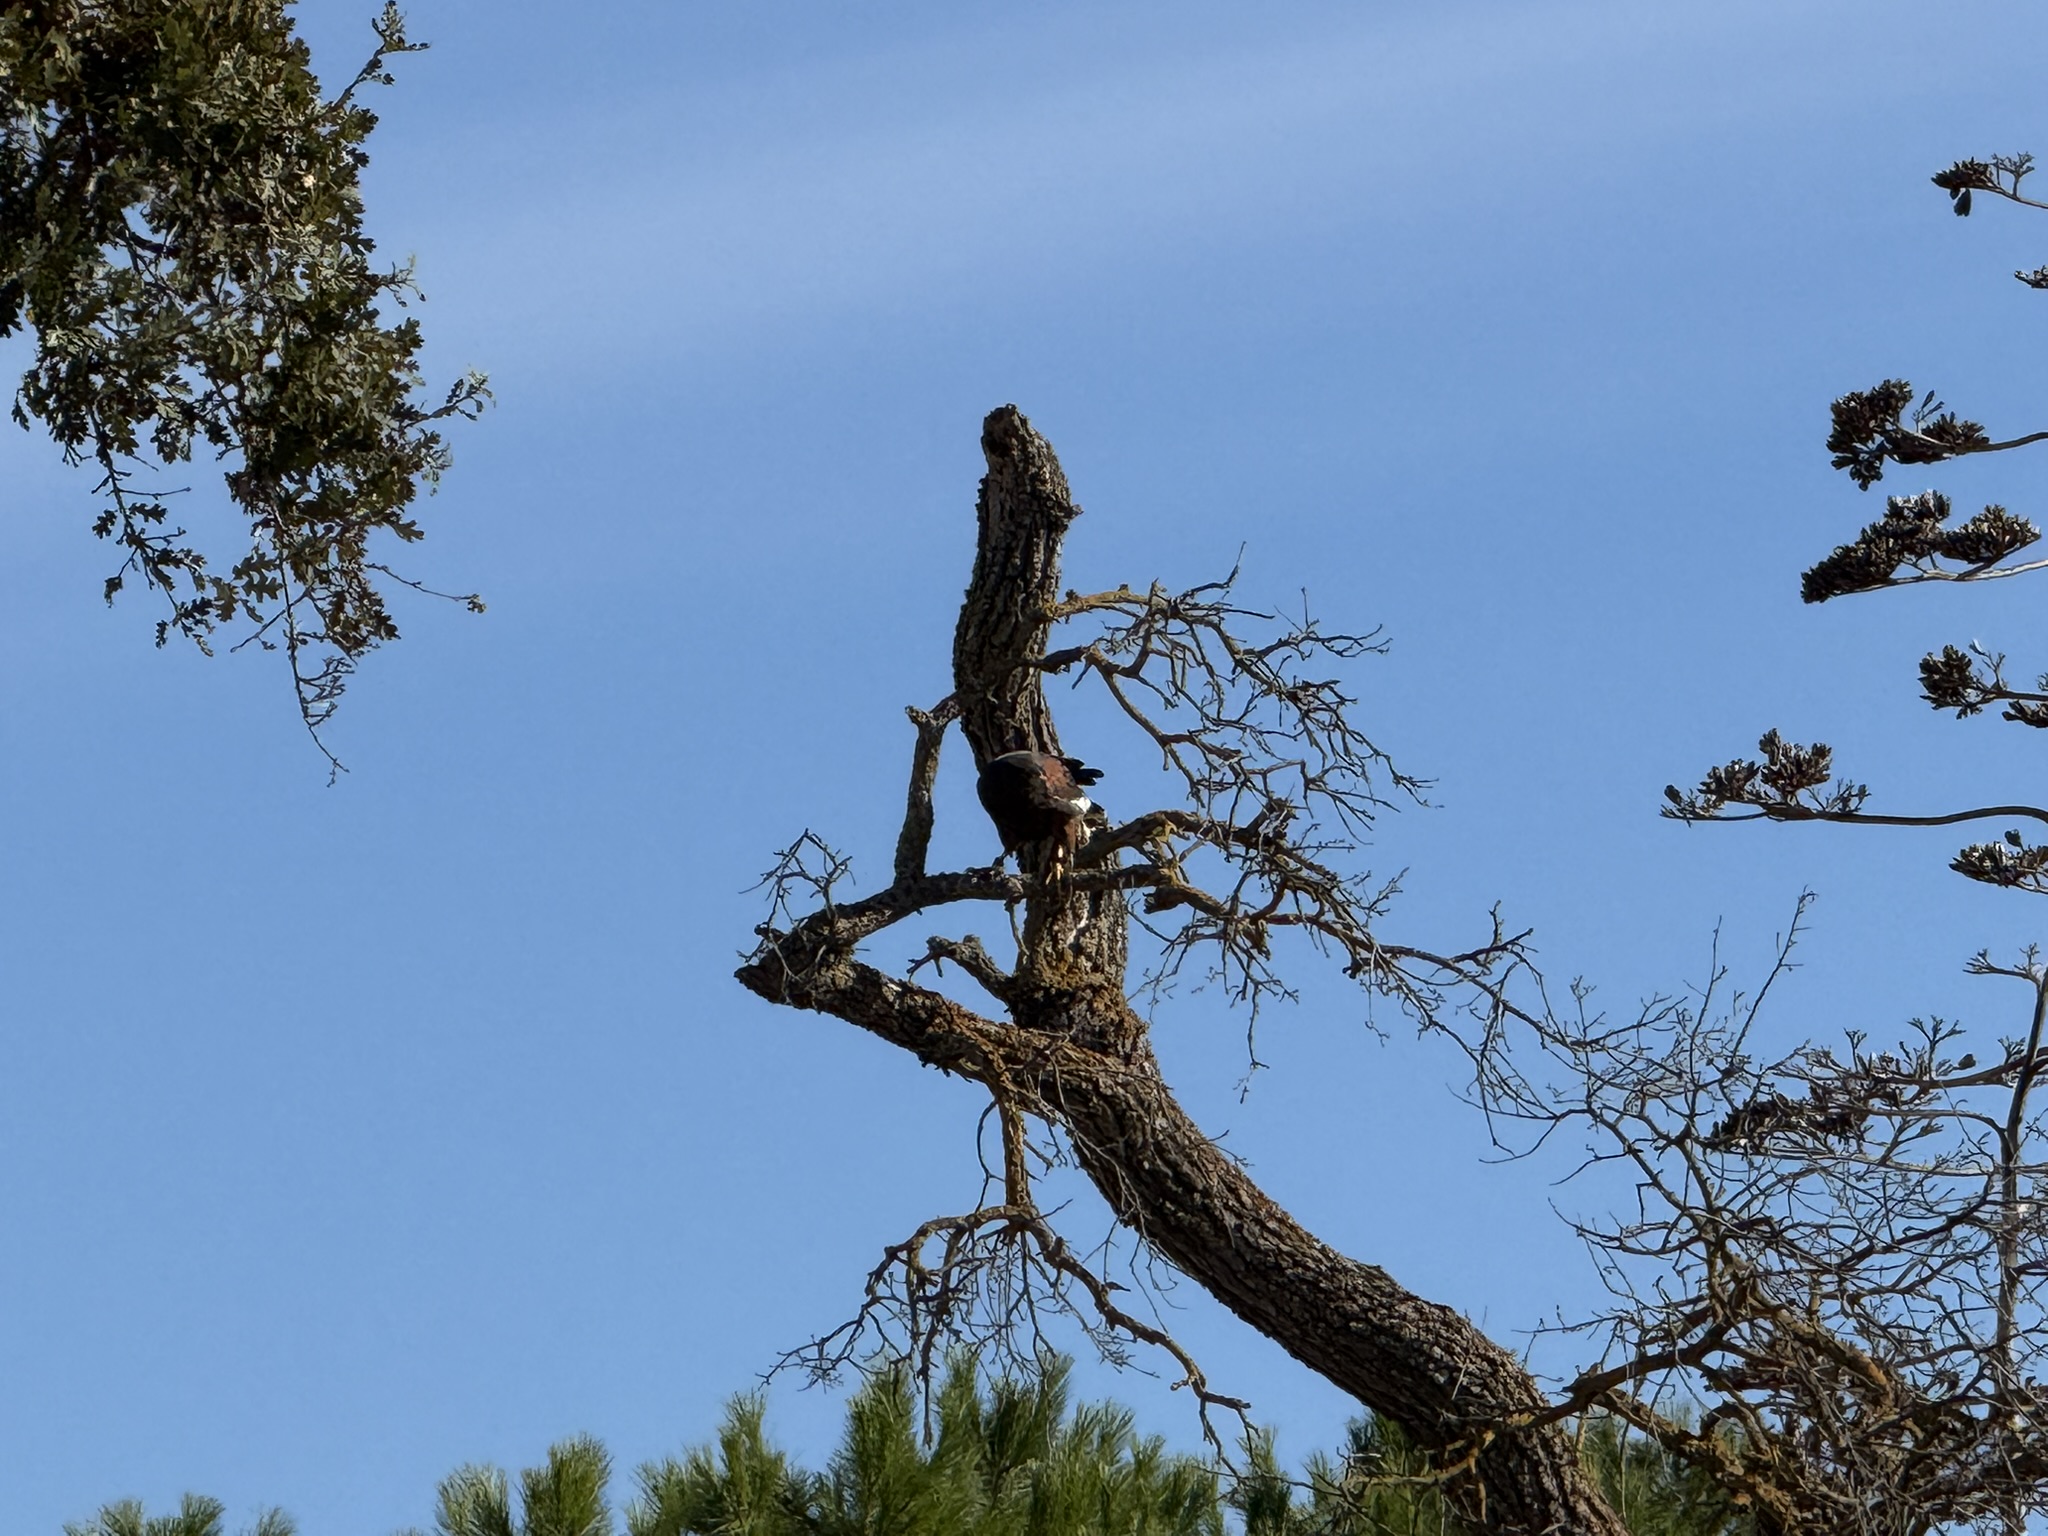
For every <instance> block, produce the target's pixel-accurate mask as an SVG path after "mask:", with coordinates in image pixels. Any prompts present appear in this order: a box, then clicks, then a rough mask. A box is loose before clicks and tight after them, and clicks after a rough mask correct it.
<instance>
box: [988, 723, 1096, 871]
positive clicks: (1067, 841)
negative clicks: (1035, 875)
mask: <svg viewBox="0 0 2048 1536" xmlns="http://www.w3.org/2000/svg"><path fill="white" fill-rule="evenodd" d="M1101 777H1102V771H1101V770H1100V769H1098V768H1090V767H1088V766H1087V765H1086V764H1085V763H1083V762H1082V761H1081V760H1080V759H1079V758H1078V757H1053V756H1051V755H1050V754H1048V753H1045V752H1005V753H1004V754H1003V755H1002V756H1001V757H997V758H991V759H990V760H989V763H988V765H987V766H986V767H985V768H983V769H982V770H981V778H980V780H979V781H978V782H977V783H976V784H975V786H974V788H975V793H977V794H978V795H980V796H981V806H982V809H983V810H985V811H987V812H988V817H989V820H990V821H993V822H994V823H995V824H996V833H997V835H998V836H1000V837H1001V838H1002V840H1003V853H1002V855H1001V856H998V858H997V859H996V862H997V863H998V864H1001V863H1002V860H1003V857H1005V856H1007V855H1009V854H1012V853H1015V854H1017V862H1018V864H1019V865H1020V866H1021V865H1022V864H1023V863H1024V859H1025V855H1024V853H1023V852H1022V851H1021V850H1024V849H1027V848H1031V847H1033V846H1034V845H1036V846H1042V847H1043V849H1044V852H1043V854H1042V855H1041V856H1040V873H1042V874H1044V875H1045V876H1047V877H1050V876H1052V875H1053V874H1055V873H1057V872H1058V871H1059V870H1060V869H1061V868H1062V867H1069V868H1070V867H1072V865H1073V862H1074V853H1075V850H1076V849H1078V848H1079V847H1080V846H1081V842H1082V839H1083V838H1084V837H1085V836H1086V831H1085V823H1086V818H1087V815H1088V812H1089V810H1090V808H1091V807H1092V804H1093V802H1091V801H1090V800H1089V798H1088V796H1087V795H1086V794H1085V793H1083V790H1084V787H1085V786H1087V785H1090V784H1093V783H1094V782H1095V781H1096V780H1097V779H1099V778H1101Z"/></svg>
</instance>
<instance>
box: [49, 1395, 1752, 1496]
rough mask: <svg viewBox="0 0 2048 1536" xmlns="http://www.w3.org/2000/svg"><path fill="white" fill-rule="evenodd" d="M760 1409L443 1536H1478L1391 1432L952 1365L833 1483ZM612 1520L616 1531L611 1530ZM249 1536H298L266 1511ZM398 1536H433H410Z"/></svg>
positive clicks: (448, 1481) (862, 1424) (1657, 1467)
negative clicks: (1212, 1447) (1322, 1440)
mask: <svg viewBox="0 0 2048 1536" xmlns="http://www.w3.org/2000/svg"><path fill="white" fill-rule="evenodd" d="M765 1418H766V1416H765V1404H764V1401H763V1399H762V1398H761V1396H760V1395H759V1394H752V1395H748V1396H743V1397H737V1398H735V1399H733V1400H732V1402H731V1403H729V1404H728V1405H727V1407H726V1411H725V1417H724V1420H723V1422H722V1423H721V1424H720V1425H719V1428H718V1432H717V1434H716V1435H715V1436H714V1438H713V1439H712V1440H711V1441H710V1442H709V1443H707V1444H704V1445H699V1446H695V1447H692V1448H691V1449H689V1450H687V1451H685V1452H684V1453H683V1454H682V1455H680V1456H673V1457H667V1458H664V1459H662V1460H660V1461H655V1462H649V1463H647V1464H646V1465H644V1466H642V1467H641V1468H640V1469H639V1471H638V1474H637V1476H636V1479H635V1481H636V1483H637V1490H636V1492H635V1494H634V1496H633V1497H632V1498H631V1499H630V1500H629V1501H628V1502H627V1503H626V1505H625V1507H624V1508H623V1509H621V1510H617V1511H614V1509H613V1508H612V1505H611V1503H610V1499H609V1493H610V1488H609V1485H610V1481H611V1470H612V1468H611V1458H610V1457H609V1456H608V1455H607V1454H606V1452H605V1449H604V1447H603V1446H602V1445H600V1444H599V1443H598V1442H597V1441H596V1440H594V1439H592V1438H590V1437H589V1436H587V1435H579V1436H575V1437H572V1438H570V1439H567V1440H563V1441H561V1442H559V1443H558V1444H556V1445H555V1446H553V1447H552V1448H551V1449H550V1450H549V1451H548V1454H547V1459H546V1461H545V1462H544V1463H543V1464H542V1465H540V1466H537V1467H529V1468H527V1469H526V1470H525V1471H523V1472H521V1473H520V1474H519V1475H518V1476H517V1477H516V1478H514V1477H512V1476H511V1475H509V1474H507V1473H506V1472H505V1471H503V1470H502V1469H500V1468H498V1467H493V1466H486V1465H471V1466H465V1467H460V1468H458V1469H457V1470H456V1471H455V1472H453V1473H452V1474H450V1475H449V1476H448V1477H447V1478H445V1479H443V1480H442V1483H441V1487H440V1493H439V1500H438V1507H437V1509H436V1512H435V1520H434V1529H435V1531H436V1532H437V1533H438V1536H614V1532H615V1531H618V1530H619V1529H620V1526H621V1525H623V1532H624V1536H1232V1533H1235V1536H1473V1532H1472V1530H1471V1528H1470V1527H1468V1526H1464V1525H1460V1524H1459V1523H1458V1522H1457V1521H1456V1520H1455V1519H1454V1518H1453V1517H1452V1514H1451V1511H1450V1506H1449V1504H1448V1502H1447V1501H1446V1500H1445V1499H1444V1497H1443V1495H1442V1493H1441V1491H1440V1486H1441V1475H1440V1474H1434V1473H1432V1470H1431V1465H1430V1461H1429V1458H1428V1457H1426V1456H1425V1455H1423V1454H1422V1453H1421V1452H1420V1451H1419V1450H1417V1449H1416V1448H1415V1447H1413V1446H1412V1445H1410V1444H1409V1443H1408V1441H1407V1440H1406V1439H1405V1438H1404V1437H1403V1436H1402V1434H1401V1432H1400V1431H1399V1430H1398V1429H1396V1428H1395V1427H1394V1426H1393V1425H1392V1424H1390V1423H1388V1422H1387V1421H1385V1420H1382V1419H1374V1418H1363V1419H1359V1420H1356V1421H1354V1422H1353V1423H1352V1425H1351V1426H1350V1429H1349V1431H1348V1432H1347V1435H1346V1439H1345V1442H1344V1445H1343V1447H1342V1449H1341V1450H1340V1451H1339V1452H1338V1453H1337V1454H1336V1455H1334V1456H1332V1455H1323V1454H1318V1455H1315V1456H1311V1457H1310V1458H1309V1460H1308V1462H1307V1464H1306V1466H1305V1467H1304V1468H1303V1469H1302V1471H1301V1472H1300V1473H1299V1474H1291V1473H1290V1472H1288V1471H1287V1470H1286V1469H1285V1468H1283V1467H1282V1465H1281V1463H1280V1461H1279V1458H1278V1456H1277V1454H1276V1453H1275V1450H1274V1444H1273V1440H1272V1437H1271V1436H1270V1435H1255V1436H1253V1437H1251V1438H1249V1439H1248V1440H1247V1441H1246V1443H1245V1445H1244V1447H1243V1454H1242V1455H1241V1456H1240V1457H1238V1458H1237V1465H1236V1466H1235V1468H1234V1469H1231V1468H1223V1467H1219V1466H1217V1465H1215V1464H1212V1463H1211V1462H1208V1461H1204V1460H1200V1459H1197V1458H1195V1457H1191V1456H1183V1455H1177V1454H1174V1453H1172V1452H1170V1451H1168V1450H1167V1449H1166V1447H1165V1445H1164V1443H1163V1442H1162V1441H1160V1440H1159V1439H1157V1438H1156V1437H1150V1436H1144V1435H1140V1434H1138V1433H1137V1431H1136V1430H1135V1428H1134V1427H1133V1424H1132V1419H1131V1415H1130V1413H1129V1411H1128V1410H1126V1409H1124V1408H1121V1407H1119V1406H1117V1405H1116V1404H1114V1403H1089V1404H1080V1405H1076V1404H1075V1403H1074V1402H1073V1400H1072V1393H1071V1390H1070V1386H1069V1364H1068V1362H1067V1361H1065V1360H1062V1359H1056V1358H1051V1357H1048V1358H1046V1359H1044V1360H1043V1361H1042V1362H1041V1367H1040V1369H1039V1370H1038V1371H1036V1372H1032V1373H1026V1374H1024V1375H1021V1376H1006V1377H996V1378H994V1379H990V1378H989V1377H988V1376H987V1375H986V1373H984V1372H981V1371H979V1370H978V1369H977V1367H976V1362H975V1361H974V1360H973V1359H972V1358H971V1357H968V1356H964V1355H963V1356H959V1357H956V1358H955V1359H954V1360H953V1361H952V1363H951V1366H950V1368H949V1369H948V1371H947V1373H946V1375H945V1376H944V1378H943V1380H942V1382H941V1384H940V1386H939V1388H938V1390H937V1391H936V1392H934V1393H933V1394H932V1397H931V1399H930V1400H929V1401H924V1400H922V1399H921V1398H920V1396H919V1394H918V1392H917V1391H916V1388H915V1385H914V1379H913V1375H912V1373H911V1372H909V1371H908V1370H904V1369H881V1370H878V1371H876V1372H875V1373H874V1374H872V1375H871V1376H870V1377H869V1379H868V1381H867V1383H866V1384H865V1385H864V1386H863V1387H862V1389H861V1390H860V1391H859V1392H857V1393H856V1394H855V1395H854V1396H853V1397H852V1399H850V1400H849V1402H848V1404H847V1410H846V1422H845V1426H844V1429H843V1431H842V1433H841V1436H840V1441H839V1445H838V1448H837V1449H836V1450H835V1451H834V1452H833V1453H832V1455H831V1456H830V1458H828V1460H827V1462H826V1465H825V1467H824V1469H823V1470H822V1471H812V1470H809V1469H806V1468H804V1467H802V1466H800V1465H798V1464H797V1463H795V1462H793V1461H792V1460H791V1459H790V1458H789V1457H788V1455H787V1454H785V1453H784V1452H783V1451H781V1450H779V1449H777V1448H776V1447H775V1445H774V1444H773V1443H772V1442H771V1441H770V1439H769V1437H768V1433H767V1428H766V1422H765ZM1580 1445H1581V1447H1582V1449H1583V1452H1584V1454H1585V1456H1586V1459H1587V1462H1588V1464H1589V1466H1590V1467H1591V1469H1592V1471H1593V1473H1594V1475H1595V1477H1596V1479H1597V1480H1598V1482H1599V1484H1600V1486H1601V1489H1602V1491H1603V1493H1604V1494H1605V1495H1606V1496H1607V1498H1608V1500H1609V1501H1610V1502H1611V1503H1612V1505H1613V1506H1614V1508H1615V1509H1617V1510H1619V1511H1620V1512H1621V1514H1622V1516H1623V1518H1624V1520H1625V1521H1626V1522H1627V1525H1628V1528H1629V1530H1630V1531H1632V1532H1633V1533H1635V1536H1753V1533H1754V1531H1755V1526H1754V1524H1753V1523H1752V1522H1750V1521H1748V1520H1747V1518H1746V1517H1744V1516H1743V1515H1742V1514H1741V1513H1740V1512H1739V1511H1738V1510H1736V1509H1735V1508H1734V1507H1733V1506H1731V1505H1730V1504H1729V1502H1728V1500H1727V1498H1726V1496H1725V1495H1724V1494H1722V1493H1721V1492H1720V1491H1719V1490H1718V1489H1717V1488H1716V1487H1715V1486H1714V1485H1713V1484H1712V1483H1711V1482H1710V1481H1709V1480H1708V1479H1706V1478H1705V1477H1704V1476H1702V1475H1701V1474H1700V1473H1699V1472H1697V1471H1696V1470H1693V1469H1690V1468H1688V1467H1687V1466H1686V1465H1685V1464H1684V1463H1682V1462H1680V1461H1679V1460H1677V1459H1676V1458H1674V1457H1673V1456H1671V1455H1670V1454H1669V1453H1667V1452H1665V1451H1664V1450H1662V1449H1661V1448H1660V1447H1658V1446H1657V1445H1655V1444H1654V1443H1653V1442H1651V1441H1649V1440H1646V1439H1644V1438H1643V1437H1641V1436H1639V1435H1636V1434H1633V1433H1631V1432H1630V1431H1628V1430H1626V1429H1625V1428H1624V1427H1623V1426H1622V1425H1620V1424H1619V1423H1618V1422H1616V1421H1613V1420H1608V1419H1593V1420H1590V1421H1589V1422H1588V1423H1587V1425H1586V1426H1585V1428H1584V1432H1583V1433H1582V1435H1581V1436H1580ZM223 1514H224V1510H223V1506H222V1505H221V1504H220V1503H219V1501H218V1500H214V1499H209V1498H204V1497H201V1496H199V1495H197V1494H187V1495H186V1496H185V1499H184V1502H183V1504H182V1505H181V1507H180V1509H179V1511H178V1513H176V1514H173V1515H160V1516H157V1517H156V1518H154V1519H150V1518H148V1517H147V1516H146V1515H145V1514H144V1511H143V1507H142V1505H140V1504H139V1503H136V1502H134V1501H132V1500H131V1501H125V1502H121V1503H115V1504H109V1505H107V1506H106V1507H105V1508H104V1509H102V1510H101V1511H100V1513H99V1515H98V1517H97V1518H96V1519H95V1520H93V1521H91V1522H87V1523H81V1524H74V1525H67V1526H66V1527H65V1536H225V1527H224V1526H223V1524H222V1518H223ZM615 1515H616V1517H617V1518H616V1520H615ZM245 1536H295V1529H294V1527H293V1525H292V1522H291V1521H290V1520H289V1519H288V1518H287V1517H286V1516H285V1515H283V1514H282V1513H280V1512H278V1511H275V1510H273V1511H269V1512H267V1513H265V1514H264V1515H262V1516H261V1518H260V1519H259V1520H258V1521H257V1523H256V1524H255V1525H254V1526H253V1527H251V1528H249V1530H248V1531H247V1532H246V1533H245ZM404 1536H423V1533H421V1532H418V1531H412V1532H407V1533H404Z"/></svg>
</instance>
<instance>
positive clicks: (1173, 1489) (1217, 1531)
mask: <svg viewBox="0 0 2048 1536" xmlns="http://www.w3.org/2000/svg"><path fill="white" fill-rule="evenodd" d="M640 1482H641V1494H640V1497H639V1499H638V1500H637V1501H635V1503H634V1504H633V1505H632V1506H631V1507H630V1508H629V1509H628V1511H627V1516H626V1523H627V1530H628V1532H629V1533H630V1536H727V1533H730V1536H856V1533H890V1536H927V1533H929V1536H955V1533H957V1536H1222V1532H1223V1529H1224V1525H1223V1509H1222V1504H1221V1500H1220V1497H1219V1493H1218V1489H1217V1483H1216V1477H1215V1474H1214V1473H1213V1471H1212V1470H1211V1469H1210V1468H1209V1467H1208V1466H1207V1465H1206V1464H1205V1463H1203V1462H1201V1461H1198V1460H1196V1459H1194V1458H1192V1457H1187V1456H1178V1455H1173V1454H1171V1453H1169V1452H1168V1451H1167V1450H1166V1449H1165V1446H1164V1444H1163V1443H1162V1442H1161V1441H1159V1440H1158V1439H1156V1438H1151V1437H1146V1436H1141V1435H1139V1434H1138V1433H1137V1432H1136V1431H1135V1430H1134V1429H1133V1427H1132V1422H1131V1416H1130V1414H1129V1412H1128V1411H1127V1410H1125V1409H1123V1408H1119V1407H1116V1406H1114V1405H1112V1404H1106V1403H1105V1404H1087V1405H1082V1406H1078V1407H1077V1406H1073V1405H1072V1404H1071V1402H1070V1393H1069V1388H1068V1379H1067V1365H1066V1362H1064V1361H1048V1362H1047V1363H1046V1366H1045V1369H1044V1370H1043V1371H1042V1372H1040V1373H1038V1374H1036V1375H1034V1376H1031V1377H1028V1378H1023V1379H1019V1378H998V1379H996V1380H994V1381H989V1382H986V1383H984V1382H983V1381H982V1380H981V1379H980V1377H979V1376H978V1373H977V1371H976V1369H975V1366H974V1362H973V1361H972V1360H971V1359H968V1358H965V1357H962V1358H960V1359H957V1360H955V1361H954V1363H953V1365H952V1368H951V1369H950V1370H949V1371H948V1373H947V1375H946V1377H945V1379H944V1381H943V1383H942V1384H941V1386H940V1388H939V1390H938V1391H937V1392H936V1393H935V1394H934V1395H933V1400H932V1401H931V1403H929V1404H928V1405H927V1404H921V1403H920V1402H919V1401H918V1397H917V1394H916V1392H915V1391H914V1389H913V1386H912V1382H911V1377H910V1374H909V1373H908V1372H907V1371H902V1370H887V1371H882V1372H879V1373H877V1374H876V1375H875V1376H873V1377H872V1378H871V1379H870V1380H869V1381H868V1383H867V1384H866V1385H865V1386H864V1387H863V1388H862V1389H861V1391H860V1392H858V1393H857V1394H856V1395H855V1396H854V1398H853V1400H852V1401H851V1403H850V1404H849V1405H848V1409H847V1419H846V1428H845V1431H844V1434H843V1435H842V1437H841V1440H840V1444H839V1448H838V1450H837V1451H835V1452H834V1453H833V1455H832V1457H831V1460H830V1462H829V1464H828V1465H827V1467H826V1470H825V1471H824V1472H822V1473H818V1474H807V1473H804V1472H802V1471H800V1470H798V1469H796V1468H794V1467H792V1466H791V1465H790V1463H789V1462H788V1461H787V1460H786V1459H785V1458H784V1457H783V1456H782V1454H781V1453H780V1452H777V1451H775V1450H773V1449H771V1448H770V1447H769V1445H768V1443H767V1441H766V1438H765V1436H764V1434H763V1431H762V1413H761V1403H760V1401H759V1399H757V1398H755V1399H744V1398H743V1399H741V1400H739V1401H738V1402H736V1403H734V1404H733V1405H732V1407H731V1408H730V1409H729V1410H728V1412H727V1416H726V1421H725V1424H724V1426H723V1427H722V1429H721V1430H720V1433H719V1437H718V1441H717V1443H716V1445H715V1447H704V1448H701V1449H698V1450H695V1451H692V1452H690V1453H689V1454H688V1455H686V1456H685V1457H683V1458H681V1459H680V1460H668V1461H663V1462H659V1463H655V1464H652V1465H650V1466H647V1467H643V1468H642V1469H641V1472H640Z"/></svg>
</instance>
